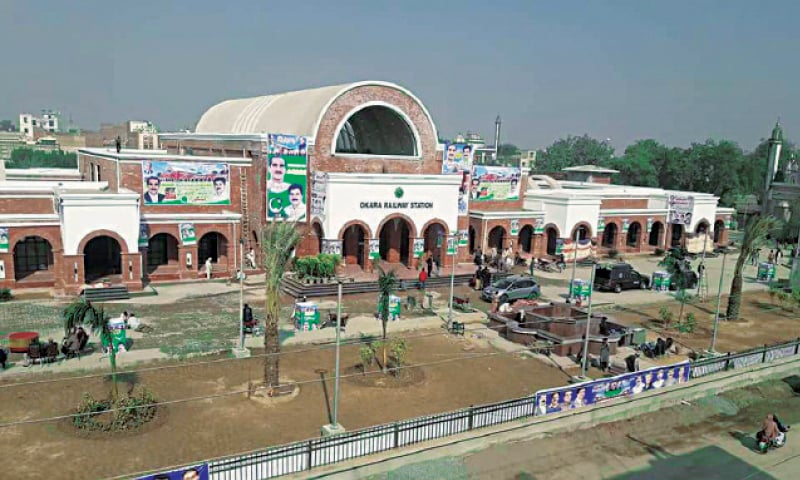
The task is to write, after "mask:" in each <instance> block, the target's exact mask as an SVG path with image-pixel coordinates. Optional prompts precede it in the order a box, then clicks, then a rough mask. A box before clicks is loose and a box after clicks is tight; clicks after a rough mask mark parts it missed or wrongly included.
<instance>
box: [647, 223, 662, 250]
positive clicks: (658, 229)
mask: <svg viewBox="0 0 800 480" xmlns="http://www.w3.org/2000/svg"><path fill="white" fill-rule="evenodd" d="M663 232H664V224H663V223H661V222H655V223H653V225H652V226H651V227H650V236H649V237H648V238H647V244H648V245H650V246H651V247H657V246H659V245H661V235H662V234H663Z"/></svg>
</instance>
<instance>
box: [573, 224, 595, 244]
mask: <svg viewBox="0 0 800 480" xmlns="http://www.w3.org/2000/svg"><path fill="white" fill-rule="evenodd" d="M576 234H577V235H578V240H587V239H589V238H590V237H591V236H592V232H591V231H590V230H589V227H587V226H586V225H584V224H582V223H581V224H580V225H576V226H575V228H573V229H572V235H571V236H570V239H572V240H574V239H575V235H576Z"/></svg>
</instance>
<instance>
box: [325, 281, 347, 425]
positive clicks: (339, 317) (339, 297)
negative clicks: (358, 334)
mask: <svg viewBox="0 0 800 480" xmlns="http://www.w3.org/2000/svg"><path fill="white" fill-rule="evenodd" d="M336 283H337V284H338V289H337V294H336V296H337V301H336V350H335V355H336V366H335V368H336V371H335V372H334V379H333V414H332V418H331V423H330V424H329V425H323V427H322V435H323V436H326V437H327V436H331V435H336V434H339V433H344V427H342V426H341V425H339V377H340V370H341V368H340V365H341V360H340V358H341V357H340V352H339V347H340V345H341V341H340V340H341V331H342V279H341V278H337V279H336Z"/></svg>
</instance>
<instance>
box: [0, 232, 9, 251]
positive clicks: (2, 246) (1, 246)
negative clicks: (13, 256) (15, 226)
mask: <svg viewBox="0 0 800 480" xmlns="http://www.w3.org/2000/svg"><path fill="white" fill-rule="evenodd" d="M8 243H9V242H8V227H0V253H8V246H9V245H8Z"/></svg>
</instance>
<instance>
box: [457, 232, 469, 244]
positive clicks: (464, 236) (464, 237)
mask: <svg viewBox="0 0 800 480" xmlns="http://www.w3.org/2000/svg"><path fill="white" fill-rule="evenodd" d="M468 245H469V230H459V231H458V246H459V247H466V246H468Z"/></svg>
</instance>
